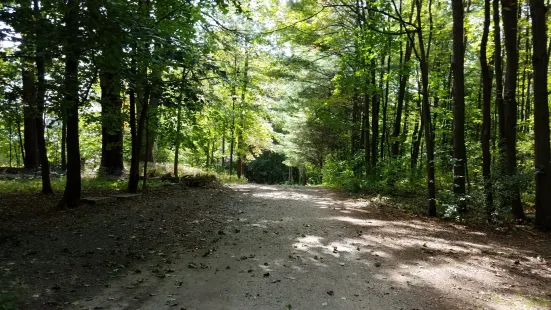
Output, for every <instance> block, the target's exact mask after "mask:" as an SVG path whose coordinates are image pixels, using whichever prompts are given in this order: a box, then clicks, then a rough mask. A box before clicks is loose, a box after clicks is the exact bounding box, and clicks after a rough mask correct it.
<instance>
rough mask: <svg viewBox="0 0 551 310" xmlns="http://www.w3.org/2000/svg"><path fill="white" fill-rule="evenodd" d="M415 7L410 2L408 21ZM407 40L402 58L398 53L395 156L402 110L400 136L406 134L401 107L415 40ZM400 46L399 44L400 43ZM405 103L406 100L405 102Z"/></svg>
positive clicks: (397, 150)
mask: <svg viewBox="0 0 551 310" xmlns="http://www.w3.org/2000/svg"><path fill="white" fill-rule="evenodd" d="M414 9H415V2H414V1H412V2H411V14H410V18H409V22H410V23H411V20H412V18H413V14H414ZM401 11H402V5H401V2H400V14H401ZM402 28H403V25H402V23H400V31H401V30H402ZM408 39H409V40H408V41H407V43H406V51H405V55H404V58H403V59H402V54H401V53H400V74H399V77H400V78H399V85H398V98H397V99H398V102H397V104H396V116H395V119H394V128H393V130H392V138H393V140H394V143H392V156H393V157H397V156H398V155H399V154H400V144H401V142H402V141H403V139H402V138H401V137H400V126H401V120H402V110H406V112H404V114H405V115H406V116H405V118H406V120H404V130H403V131H402V132H403V134H402V136H404V137H405V135H406V132H405V130H406V123H407V108H405V109H403V106H404V100H405V99H406V93H407V89H406V86H407V82H408V80H409V74H410V68H409V62H410V60H411V54H412V52H413V45H412V43H413V42H414V41H415V38H414V37H413V36H409V35H408ZM400 46H401V45H400ZM406 104H407V102H406Z"/></svg>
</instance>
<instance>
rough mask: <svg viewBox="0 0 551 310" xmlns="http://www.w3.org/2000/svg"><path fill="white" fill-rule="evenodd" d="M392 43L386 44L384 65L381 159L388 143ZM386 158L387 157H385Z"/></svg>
mask: <svg viewBox="0 0 551 310" xmlns="http://www.w3.org/2000/svg"><path fill="white" fill-rule="evenodd" d="M391 42H392V41H391V40H389V42H388V60H387V64H386V74H387V75H388V76H387V77H386V85H385V99H384V104H383V133H382V136H381V159H384V155H385V153H384V144H385V143H386V142H387V141H388V137H387V128H386V127H387V126H386V125H387V109H388V94H389V90H390V85H389V84H390V61H391V52H392V43H391ZM387 156H388V155H387Z"/></svg>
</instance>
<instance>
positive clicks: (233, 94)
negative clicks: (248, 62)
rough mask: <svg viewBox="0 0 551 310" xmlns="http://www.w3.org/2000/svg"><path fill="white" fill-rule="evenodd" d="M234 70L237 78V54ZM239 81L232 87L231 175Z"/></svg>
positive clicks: (234, 60) (234, 59)
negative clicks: (237, 84)
mask: <svg viewBox="0 0 551 310" xmlns="http://www.w3.org/2000/svg"><path fill="white" fill-rule="evenodd" d="M233 70H234V73H235V79H236V80H237V56H234V57H233ZM236 83H237V81H233V82H232V87H231V97H232V102H231V128H230V139H231V140H230V177H231V176H232V173H233V153H234V151H235V149H234V147H235V101H236V97H237V86H236V85H235V84H236Z"/></svg>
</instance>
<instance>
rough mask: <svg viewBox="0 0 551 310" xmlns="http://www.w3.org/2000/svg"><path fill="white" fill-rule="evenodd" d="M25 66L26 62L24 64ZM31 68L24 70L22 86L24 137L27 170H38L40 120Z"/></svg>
mask: <svg viewBox="0 0 551 310" xmlns="http://www.w3.org/2000/svg"><path fill="white" fill-rule="evenodd" d="M23 66H25V62H23ZM31 70H32V69H31V68H25V67H24V68H23V70H22V84H23V94H22V98H21V99H22V101H23V126H24V129H23V135H24V138H25V139H24V148H25V159H24V164H25V168H27V169H32V170H37V169H38V167H39V157H40V156H39V153H38V141H37V137H38V136H37V132H36V124H37V121H36V119H37V118H39V113H38V109H37V107H36V97H37V95H36V88H35V82H34V74H33V73H32V71H31Z"/></svg>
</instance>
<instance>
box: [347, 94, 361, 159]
mask: <svg viewBox="0 0 551 310" xmlns="http://www.w3.org/2000/svg"><path fill="white" fill-rule="evenodd" d="M360 118H361V113H360V107H359V94H358V89H357V87H356V86H354V95H353V96H352V123H351V126H350V159H352V160H354V157H355V156H356V152H357V151H358V145H359V143H358V142H359V140H360V137H359V136H361V134H362V132H361V131H360V132H358V119H360Z"/></svg>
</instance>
